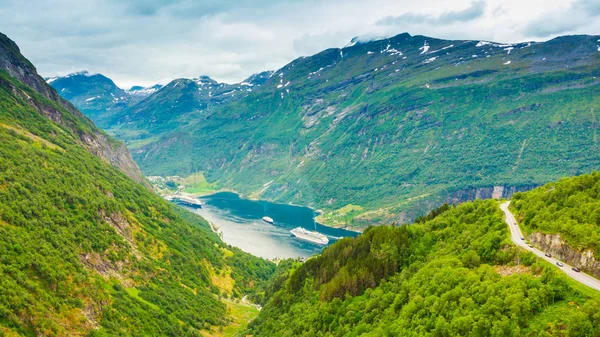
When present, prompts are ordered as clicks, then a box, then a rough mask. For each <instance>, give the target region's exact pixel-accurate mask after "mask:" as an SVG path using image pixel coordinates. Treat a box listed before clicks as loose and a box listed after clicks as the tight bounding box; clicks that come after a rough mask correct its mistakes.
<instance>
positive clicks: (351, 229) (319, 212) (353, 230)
mask: <svg viewBox="0 0 600 337" xmlns="http://www.w3.org/2000/svg"><path fill="white" fill-rule="evenodd" d="M225 192H227V193H233V194H235V195H237V196H238V198H240V199H246V200H252V201H266V202H270V203H273V204H279V205H287V206H294V207H302V208H308V209H311V210H312V211H313V212H314V213H315V216H314V217H313V220H314V221H315V223H317V224H318V225H320V226H323V227H327V228H332V229H343V230H345V231H348V232H353V233H356V234H359V235H360V234H362V233H363V232H362V231H360V230H356V229H354V228H350V227H348V226H345V227H334V226H330V225H325V224H323V223H321V222H318V221H317V217H318V216H319V215H322V214H324V212H323V210H321V209H318V210H317V209H314V208H312V207H309V206H304V205H298V204H294V203H291V202H289V203H283V202H277V201H273V200H269V199H259V198H256V197H250V196H248V197H247V196H245V195H244V194H242V193H240V192H238V191H236V190H233V189H219V190H215V191H213V192H210V193H202V194H198V193H188V192H186V193H187V194H189V195H193V196H195V197H196V198H205V197H209V196H212V195H215V194H219V193H225Z"/></svg>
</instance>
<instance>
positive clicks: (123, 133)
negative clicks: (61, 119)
mask: <svg viewBox="0 0 600 337" xmlns="http://www.w3.org/2000/svg"><path fill="white" fill-rule="evenodd" d="M599 39H600V37H598V36H583V35H581V36H564V37H559V38H556V39H553V40H550V41H547V42H526V43H516V44H506V43H495V42H488V41H462V40H442V39H436V38H431V37H426V36H411V35H409V34H407V33H404V34H400V35H397V36H395V37H392V38H389V39H382V40H376V41H369V42H359V40H356V39H355V40H354V41H353V42H352V43H350V44H349V45H348V46H346V47H344V48H341V49H340V48H332V49H328V50H325V51H323V52H321V53H318V54H316V55H313V56H309V57H301V58H298V59H296V60H294V61H292V62H290V63H289V64H287V65H285V66H284V67H282V68H281V69H278V70H277V71H275V72H266V73H262V74H259V75H255V76H253V77H251V78H249V79H248V80H246V81H244V82H242V83H239V84H234V85H227V84H223V83H217V82H216V81H213V80H211V79H210V78H207V77H199V78H196V79H177V80H174V81H172V82H171V83H169V84H167V85H165V86H164V87H163V88H161V89H160V90H158V91H156V92H154V93H152V94H151V95H149V96H147V97H146V98H145V99H143V100H142V101H140V102H138V103H135V102H134V101H130V102H131V104H129V105H128V106H126V107H124V108H123V109H121V110H119V112H117V113H114V109H113V108H112V107H111V109H110V110H109V109H108V108H107V109H104V111H105V112H104V114H103V115H97V114H96V112H94V111H96V110H93V109H95V108H93V109H92V110H91V111H88V110H87V106H86V103H80V104H77V102H85V101H86V100H87V99H90V98H91V97H94V96H92V95H96V94H95V93H91V94H82V95H81V96H78V97H76V98H72V101H73V102H75V103H76V105H78V107H79V108H80V109H82V111H83V112H84V113H87V114H88V115H90V116H91V117H92V118H93V119H95V120H96V121H98V122H99V123H100V125H102V126H103V127H104V128H105V129H106V130H108V132H109V133H111V134H113V135H115V136H116V137H117V138H119V139H121V140H122V141H124V142H125V143H126V144H127V146H128V147H129V148H130V150H131V151H132V154H133V157H134V159H135V160H136V162H137V163H138V164H139V166H140V168H141V169H142V171H143V172H144V174H146V175H161V176H173V175H179V176H188V175H191V174H194V173H197V172H202V173H203V174H204V176H205V177H206V179H207V180H208V181H209V182H210V183H215V184H216V186H217V188H226V189H233V190H236V191H239V192H241V193H242V194H244V195H247V196H251V197H257V198H264V199H269V200H275V201H280V202H292V203H297V204H303V205H308V206H312V207H315V208H318V209H321V210H323V212H324V214H323V215H322V216H321V217H320V218H319V220H320V221H321V222H324V223H326V224H328V225H334V226H354V227H359V228H364V227H365V226H367V225H369V224H374V223H378V222H381V221H387V222H391V221H396V222H401V223H402V222H409V221H411V220H412V219H414V218H415V217H416V216H418V215H422V214H423V213H424V212H426V211H427V210H429V209H431V208H434V207H436V206H438V205H440V204H442V203H444V202H458V201H465V200H472V199H475V198H486V197H488V198H489V197H492V196H495V197H509V196H510V195H512V193H514V192H515V191H519V190H526V189H530V188H532V187H534V186H538V185H541V184H544V183H546V182H549V181H552V180H555V179H558V178H559V177H561V176H565V175H576V174H580V173H584V172H589V171H591V170H593V169H598V168H600V161H599V160H598V157H597V156H596V155H595V153H594V151H589V150H588V149H589V148H590V147H591V148H597V146H598V139H597V138H598V137H597V129H598V122H597V121H598V113H599V110H600V109H599V108H598V100H597V97H598V91H599V88H600V86H599V84H600V79H598V77H599V76H600V71H599V69H600V67H599V64H600V50H599V48H600V47H599V45H600V41H599ZM77 78H80V77H77ZM58 83H60V82H59V80H55V81H53V82H51V84H52V85H53V86H55V88H57V89H59V92H60V91H61V90H62V89H61V88H60V87H58V86H57V85H58ZM75 86H76V87H77V85H75ZM99 87H101V86H99ZM69 91H76V90H69ZM115 95H116V94H115ZM104 96H106V94H104ZM116 96H118V95H116ZM94 101H95V100H94ZM126 101H127V100H126ZM98 102H99V103H100V102H101V101H98ZM111 104H113V103H111ZM125 105H127V104H125ZM99 110H101V109H99ZM94 114H96V115H95V117H94Z"/></svg>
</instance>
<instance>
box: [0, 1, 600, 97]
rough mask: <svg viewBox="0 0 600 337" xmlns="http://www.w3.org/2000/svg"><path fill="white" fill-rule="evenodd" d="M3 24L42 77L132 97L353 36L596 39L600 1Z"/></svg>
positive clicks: (179, 9) (17, 17)
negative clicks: (81, 80) (79, 80)
mask: <svg viewBox="0 0 600 337" xmlns="http://www.w3.org/2000/svg"><path fill="white" fill-rule="evenodd" d="M0 18H2V20H1V21H0V32H2V33H5V34H7V35H8V36H9V37H10V38H12V39H13V40H15V41H16V42H17V44H19V46H20V47H21V50H22V52H23V54H25V56H26V57H28V58H29V59H30V60H31V61H32V62H33V63H34V64H35V65H36V66H37V68H38V71H39V72H40V73H41V74H42V75H43V76H54V75H64V74H67V73H70V72H74V71H79V70H83V69H87V70H89V71H90V72H95V73H102V74H105V75H107V76H108V77H110V78H112V79H113V80H115V82H116V83H117V84H118V85H120V86H122V87H129V86H131V85H134V84H140V85H151V84H154V83H163V84H164V83H167V82H169V81H170V80H172V79H174V78H178V77H187V78H192V77H197V76H199V75H209V76H211V77H213V78H215V79H217V80H219V81H224V82H238V81H241V80H242V79H244V78H246V77H248V76H249V75H250V74H252V73H256V72H260V71H263V70H268V69H277V68H279V67H281V66H283V65H285V64H286V63H288V62H289V61H291V60H293V59H295V58H297V57H299V56H305V55H311V54H314V53H317V52H319V51H321V50H323V49H326V48H330V47H343V46H344V45H345V44H346V43H347V42H348V41H349V40H350V39H351V38H352V37H354V36H364V37H387V36H393V35H396V34H399V33H402V32H409V33H411V34H413V35H427V36H433V37H439V38H448V39H473V40H493V41H498V42H520V41H530V40H536V41H540V40H548V39H550V38H553V37H555V36H558V35H565V34H581V33H583V34H594V35H600V0H475V1H473V0H366V1H365V0H362V1H359V0H320V1H317V0H204V1H201V0H170V1H169V0H129V1H128V0H28V1H23V0H0Z"/></svg>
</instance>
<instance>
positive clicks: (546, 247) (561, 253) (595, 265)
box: [527, 232, 600, 278]
mask: <svg viewBox="0 0 600 337" xmlns="http://www.w3.org/2000/svg"><path fill="white" fill-rule="evenodd" d="M527 238H528V239H529V241H531V242H532V243H533V244H534V245H535V246H537V247H540V248H541V249H542V250H543V251H545V252H547V253H550V254H552V256H555V257H556V258H558V259H559V260H562V261H565V262H566V263H568V264H570V265H572V266H576V267H578V268H579V269H581V270H584V271H586V272H588V273H590V274H591V275H593V276H594V277H597V278H600V261H598V260H596V258H595V257H594V252H592V251H591V250H586V251H584V252H579V251H577V250H575V249H573V248H571V246H569V245H568V244H567V243H566V242H565V241H564V240H563V239H562V238H561V237H560V235H559V234H544V233H539V232H536V233H532V234H530V235H528V236H527Z"/></svg>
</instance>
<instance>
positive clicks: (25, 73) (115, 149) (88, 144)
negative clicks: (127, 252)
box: [0, 33, 149, 187]
mask: <svg viewBox="0 0 600 337" xmlns="http://www.w3.org/2000/svg"><path fill="white" fill-rule="evenodd" d="M0 70H4V71H6V72H8V74H9V75H10V76H12V77H13V78H15V79H17V80H18V81H20V82H22V83H25V84H27V85H28V86H29V87H31V88H32V89H34V90H35V91H37V92H38V93H40V94H41V95H42V96H43V97H45V98H46V99H47V100H49V101H50V102H40V101H39V100H33V99H31V98H30V97H28V96H27V94H26V93H24V92H22V91H20V90H19V89H18V88H16V87H14V86H13V85H12V84H7V85H10V86H11V87H12V91H13V92H14V93H15V94H18V95H19V96H21V97H23V98H25V99H27V101H28V103H29V104H30V105H31V106H32V107H34V108H35V109H36V110H38V111H39V112H40V113H41V114H42V115H43V116H45V117H47V118H48V119H50V120H52V121H53V122H55V123H58V124H60V125H62V126H64V127H65V128H67V129H69V130H71V131H72V132H73V133H74V134H75V135H77V136H78V139H79V141H80V144H81V145H83V146H84V147H85V148H87V149H88V150H89V151H90V152H91V153H93V154H94V155H95V156H97V157H99V158H100V159H102V160H103V161H106V162H108V163H110V164H111V165H113V166H115V167H117V168H119V170H121V171H122V172H123V173H125V174H126V175H128V176H129V177H130V178H132V179H134V180H136V181H137V182H140V183H142V184H144V185H146V186H148V187H149V184H148V183H147V181H146V180H145V179H144V177H143V175H142V173H141V172H140V170H139V168H138V167H137V165H136V164H135V162H134V161H133V159H132V158H131V155H130V154H129V151H128V150H127V148H126V147H125V146H124V145H123V144H122V143H120V142H117V141H114V140H112V139H111V138H110V137H108V136H107V135H106V134H105V133H104V132H102V131H101V130H100V129H98V128H97V127H96V126H95V125H94V124H93V123H92V122H91V121H90V120H89V119H88V118H87V117H85V116H84V115H83V114H82V113H81V112H79V110H77V108H75V107H74V106H73V105H72V104H71V103H69V102H68V101H66V100H65V99H63V98H61V97H60V96H59V95H58V93H57V92H56V90H54V89H53V88H52V87H51V86H49V85H48V84H47V83H46V81H45V80H44V79H43V78H42V77H41V76H40V75H38V73H37V71H36V69H35V67H34V66H33V64H31V62H29V60H27V59H26V58H25V57H24V56H23V55H22V54H21V52H20V50H19V47H18V46H17V45H16V43H14V42H13V41H12V40H10V39H9V38H8V37H7V36H6V35H4V34H2V33H0ZM53 103H56V104H57V105H58V106H59V107H57V106H55V105H54V104H53ZM60 107H62V108H64V109H65V110H66V112H65V110H62V109H60ZM64 114H70V116H65V115H64ZM76 126H77V127H76ZM82 126H83V127H82Z"/></svg>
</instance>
